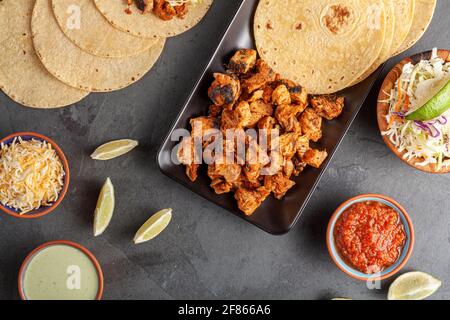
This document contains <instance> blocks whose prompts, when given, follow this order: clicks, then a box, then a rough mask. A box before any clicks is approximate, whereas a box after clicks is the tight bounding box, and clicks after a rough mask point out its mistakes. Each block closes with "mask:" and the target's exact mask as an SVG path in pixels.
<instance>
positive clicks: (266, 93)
mask: <svg viewBox="0 0 450 320" xmlns="http://www.w3.org/2000/svg"><path fill="white" fill-rule="evenodd" d="M262 90H263V97H262V99H263V100H264V102H265V103H270V102H272V93H273V89H272V87H271V86H266V87H264V89H262Z"/></svg>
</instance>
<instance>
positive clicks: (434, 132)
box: [414, 121, 441, 138]
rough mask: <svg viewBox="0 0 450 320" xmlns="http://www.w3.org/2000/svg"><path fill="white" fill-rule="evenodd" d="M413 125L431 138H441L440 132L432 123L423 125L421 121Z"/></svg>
mask: <svg viewBox="0 0 450 320" xmlns="http://www.w3.org/2000/svg"><path fill="white" fill-rule="evenodd" d="M414 123H415V125H416V126H417V127H419V128H420V129H422V130H423V131H425V132H427V133H428V134H429V135H430V136H432V137H433V138H438V137H440V136H441V132H440V131H439V130H438V129H437V128H436V127H435V126H434V124H432V123H423V122H422V121H414Z"/></svg>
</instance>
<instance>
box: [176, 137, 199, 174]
mask: <svg viewBox="0 0 450 320" xmlns="http://www.w3.org/2000/svg"><path fill="white" fill-rule="evenodd" d="M177 158H178V161H180V163H182V164H184V165H185V166H186V175H187V176H188V177H189V179H190V180H191V181H192V182H194V181H195V180H197V178H198V168H199V167H200V165H199V164H197V163H195V162H197V161H195V160H196V152H195V147H194V139H193V138H192V137H186V138H184V139H183V140H182V141H181V143H180V145H179V147H178V150H177Z"/></svg>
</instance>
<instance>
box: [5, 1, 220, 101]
mask: <svg viewBox="0 0 450 320" xmlns="http://www.w3.org/2000/svg"><path fill="white" fill-rule="evenodd" d="M211 3H212V0H203V1H201V2H200V3H199V4H198V5H197V4H194V3H192V4H189V11H188V13H187V14H186V16H185V17H184V19H178V18H177V19H173V20H172V21H163V20H161V19H159V18H157V17H156V16H154V15H153V14H152V13H148V14H142V13H140V12H139V10H138V9H137V8H136V7H135V6H131V7H130V8H129V7H128V5H127V2H126V1H123V0H107V1H94V0H3V1H0V45H1V47H2V53H1V55H0V88H1V89H2V90H3V91H4V93H5V94H6V95H8V96H9V97H11V98H12V99H13V100H14V101H16V102H18V103H20V104H22V105H24V106H27V107H33V108H41V109H49V108H58V107H63V106H67V105H71V104H74V103H76V102H78V101H80V100H81V99H83V98H84V97H86V96H87V95H88V94H89V93H90V92H109V91H113V90H119V89H122V88H125V87H127V86H129V85H131V84H132V83H134V82H136V81H138V80H139V79H140V78H142V77H143V76H144V75H145V74H146V73H147V72H148V71H149V70H150V69H151V68H152V66H153V65H154V64H155V62H156V61H157V60H158V58H159V56H160V54H161V52H162V50H163V48H164V44H165V38H166V37H169V36H175V35H177V34H180V33H182V32H184V31H186V30H188V29H190V28H192V27H193V26H195V25H196V24H197V23H198V22H199V21H200V20H201V18H202V17H203V16H204V15H205V14H206V12H207V11H208V9H209V7H210V5H211ZM115 10H117V12H115ZM130 13H132V14H130ZM124 18H125V20H123V19H124ZM140 28H142V29H140ZM138 30H144V31H142V32H136V31H138ZM150 30H151V32H150Z"/></svg>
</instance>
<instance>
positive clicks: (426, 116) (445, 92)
mask: <svg viewBox="0 0 450 320" xmlns="http://www.w3.org/2000/svg"><path fill="white" fill-rule="evenodd" d="M448 109H450V81H449V82H447V84H446V85H445V86H444V87H443V88H442V89H441V90H440V91H439V92H438V93H437V94H436V95H435V96H434V97H433V98H431V99H430V100H429V101H428V102H427V103H425V104H424V105H423V106H422V107H420V108H419V109H417V110H416V111H414V112H413V113H411V114H409V115H408V116H407V117H406V120H417V121H428V120H432V119H435V118H437V117H439V116H440V115H441V114H443V113H444V112H445V111H447V110H448Z"/></svg>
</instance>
